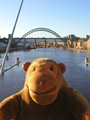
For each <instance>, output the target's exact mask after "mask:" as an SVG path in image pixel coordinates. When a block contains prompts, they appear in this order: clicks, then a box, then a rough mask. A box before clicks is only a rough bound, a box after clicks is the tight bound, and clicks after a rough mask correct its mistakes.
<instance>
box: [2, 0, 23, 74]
mask: <svg viewBox="0 0 90 120" xmlns="http://www.w3.org/2000/svg"><path fill="white" fill-rule="evenodd" d="M23 1H24V0H22V1H21V5H20V8H19V11H18V14H17V18H16V21H15V24H14V27H13V30H12V34H11V36H10V38H9V42H8V45H7V49H6V52H5V56H4V59H3V62H2V66H1V71H0V73H1V75H2V74H3V72H4V66H5V61H6V59H7V54H8V52H9V49H10V46H11V43H12V39H13V35H14V31H15V28H16V24H17V21H18V18H19V15H20V11H21V8H22V4H23Z"/></svg>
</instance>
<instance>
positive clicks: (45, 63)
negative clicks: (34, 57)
mask: <svg viewBox="0 0 90 120" xmlns="http://www.w3.org/2000/svg"><path fill="white" fill-rule="evenodd" d="M49 65H50V66H57V63H56V62H54V61H53V60H40V61H39V60H38V61H34V62H32V64H31V66H49Z"/></svg>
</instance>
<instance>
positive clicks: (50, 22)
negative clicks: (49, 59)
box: [0, 0, 90, 38]
mask: <svg viewBox="0 0 90 120" xmlns="http://www.w3.org/2000/svg"><path fill="white" fill-rule="evenodd" d="M21 1H22V0H0V36H1V38H3V37H6V38H7V37H8V34H11V33H12V30H13V27H14V24H15V20H16V17H17V13H18V10H19V7H20V4H21ZM39 27H44V28H49V29H51V30H53V31H55V32H56V33H58V34H59V35H60V36H61V37H65V36H68V35H71V34H74V35H75V36H77V37H81V38H82V37H84V38H85V37H86V35H90V0H24V2H23V6H22V9H21V12H20V16H19V19H18V22H17V25H16V29H15V32H14V37H22V36H23V35H24V34H25V33H27V32H28V31H30V30H32V29H34V28H39Z"/></svg>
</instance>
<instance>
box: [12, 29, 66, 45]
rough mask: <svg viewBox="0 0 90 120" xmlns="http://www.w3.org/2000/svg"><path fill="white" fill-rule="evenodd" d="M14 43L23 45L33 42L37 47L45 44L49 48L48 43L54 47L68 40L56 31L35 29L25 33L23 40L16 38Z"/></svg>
mask: <svg viewBox="0 0 90 120" xmlns="http://www.w3.org/2000/svg"><path fill="white" fill-rule="evenodd" d="M14 42H16V43H17V44H18V43H23V44H24V45H25V44H26V43H28V42H33V43H34V45H35V46H37V45H38V44H40V43H44V47H47V43H50V42H53V44H54V46H56V45H57V42H63V43H64V44H65V43H66V42H67V38H62V37H61V36H60V35H59V34H58V33H56V32H55V31H53V30H51V29H48V28H35V29H32V30H30V31H28V32H27V33H25V34H24V35H23V36H22V37H21V38H14Z"/></svg>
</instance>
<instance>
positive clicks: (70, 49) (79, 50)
mask: <svg viewBox="0 0 90 120" xmlns="http://www.w3.org/2000/svg"><path fill="white" fill-rule="evenodd" d="M67 50H68V51H74V52H86V53H90V50H84V49H76V48H67Z"/></svg>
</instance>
